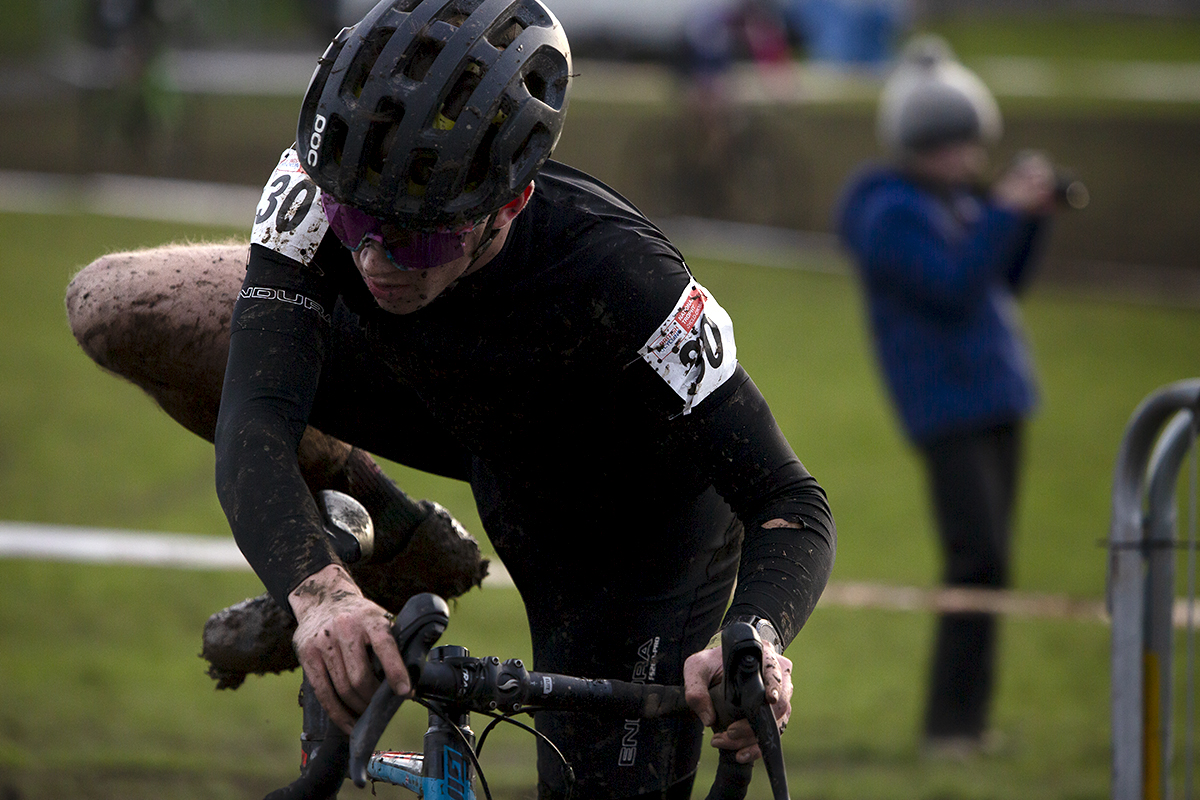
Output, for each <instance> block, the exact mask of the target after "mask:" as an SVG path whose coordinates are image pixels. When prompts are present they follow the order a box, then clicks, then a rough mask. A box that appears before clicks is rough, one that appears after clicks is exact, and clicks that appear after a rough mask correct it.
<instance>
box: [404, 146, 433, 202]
mask: <svg viewBox="0 0 1200 800" xmlns="http://www.w3.org/2000/svg"><path fill="white" fill-rule="evenodd" d="M436 164H437V153H435V152H433V151H432V150H418V151H416V152H415V153H413V158H412V161H410V162H409V164H408V175H407V178H408V194H409V195H411V196H412V197H423V196H424V195H425V190H426V189H427V188H428V187H429V180H430V178H432V177H433V168H434V166H435V165H436Z"/></svg>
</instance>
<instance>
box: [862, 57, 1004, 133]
mask: <svg viewBox="0 0 1200 800" xmlns="http://www.w3.org/2000/svg"><path fill="white" fill-rule="evenodd" d="M877 123H878V126H877V133H878V136H879V141H880V143H881V144H882V145H883V147H884V149H886V150H888V151H889V152H891V153H893V154H895V155H901V156H902V155H904V154H910V153H918V152H921V151H925V150H929V149H931V148H934V147H937V146H938V145H942V144H947V143H950V142H961V141H979V142H983V143H985V144H994V143H995V142H997V141H999V139H1000V132H1001V121H1000V108H999V106H997V105H996V99H995V98H994V97H993V96H992V93H991V92H990V91H988V88H987V86H985V85H984V83H983V81H982V80H980V79H979V76H977V75H976V74H975V73H974V72H972V71H971V70H969V69H967V68H966V67H964V66H963V65H962V64H960V63H959V62H958V60H957V59H956V58H955V56H954V53H953V51H952V50H951V49H950V47H949V45H947V44H946V42H945V41H944V40H942V39H940V38H938V37H936V36H932V35H926V36H921V37H918V38H916V39H914V40H913V41H911V42H910V43H909V44H908V45H907V46H906V47H905V49H904V52H903V53H902V55H901V57H900V63H899V64H898V65H897V67H896V69H895V70H894V71H893V72H892V74H891V75H890V76H889V77H888V80H887V82H886V83H885V84H884V87H883V93H882V95H881V96H880V101H879V116H878V120H877Z"/></svg>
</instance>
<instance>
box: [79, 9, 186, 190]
mask: <svg viewBox="0 0 1200 800" xmlns="http://www.w3.org/2000/svg"><path fill="white" fill-rule="evenodd" d="M158 6H159V4H158V3H157V2H156V0H88V2H87V4H86V12H85V13H86V18H85V25H84V36H83V38H84V43H85V44H86V45H88V46H89V52H90V56H91V57H90V58H89V59H87V60H86V64H87V66H86V67H85V68H84V69H83V70H82V72H81V74H80V76H79V78H80V79H79V84H80V86H81V88H82V90H83V91H82V94H81V97H82V102H83V103H84V114H83V121H84V125H85V130H84V141H85V142H87V143H88V147H87V148H86V149H87V152H88V153H89V154H90V156H89V157H90V158H97V157H98V156H99V157H101V158H110V159H111V158H116V159H117V160H116V161H113V163H108V164H93V166H100V167H105V168H114V167H116V166H120V165H121V164H122V162H123V160H124V159H131V160H133V161H135V162H146V161H148V160H151V159H153V158H155V157H163V156H164V155H165V153H164V152H162V151H163V150H164V149H166V148H167V143H168V140H169V137H170V136H171V134H172V132H173V128H174V126H175V123H176V121H177V120H178V118H179V116H180V110H181V100H180V98H179V96H178V93H177V92H175V91H174V89H173V87H172V85H171V80H170V77H169V75H168V70H167V69H166V66H165V62H164V59H163V52H164V49H165V45H166V39H167V25H166V21H165V19H164V16H163V15H162V14H161V13H160V9H159V7H158Z"/></svg>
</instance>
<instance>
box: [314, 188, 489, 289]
mask: <svg viewBox="0 0 1200 800" xmlns="http://www.w3.org/2000/svg"><path fill="white" fill-rule="evenodd" d="M321 206H322V208H324V209H325V218H326V219H327V220H329V229H330V230H331V231H333V235H334V236H336V237H337V238H338V241H339V242H341V243H342V244H344V245H345V246H346V247H348V248H350V250H352V251H354V252H358V250H359V249H361V248H362V246H363V245H365V244H366V243H367V240H368V239H370V240H371V241H374V242H378V243H379V244H380V245H381V246H382V247H383V251H384V252H385V253H387V257H388V260H390V261H391V262H392V265H393V266H395V267H396V268H397V269H402V270H418V269H431V268H433V267H440V266H442V265H443V264H449V263H450V262H451V261H454V260H456V259H459V258H462V257H463V256H465V255H467V234H469V233H470V232H471V231H473V230H475V229H476V228H478V227H479V225H480V223H482V222H483V220H480V221H478V222H472V223H470V224H469V225H467V226H465V227H463V228H458V229H453V228H438V229H436V230H432V231H408V230H404V229H403V228H399V227H397V226H395V225H393V224H391V223H385V222H384V221H383V220H380V219H378V218H377V217H373V216H371V215H370V214H368V213H366V212H365V211H359V210H358V209H357V208H353V207H351V206H347V205H342V204H341V203H339V202H337V201H336V200H334V199H333V198H332V197H330V196H329V195H328V194H325V193H322V194H321ZM385 226H386V233H385Z"/></svg>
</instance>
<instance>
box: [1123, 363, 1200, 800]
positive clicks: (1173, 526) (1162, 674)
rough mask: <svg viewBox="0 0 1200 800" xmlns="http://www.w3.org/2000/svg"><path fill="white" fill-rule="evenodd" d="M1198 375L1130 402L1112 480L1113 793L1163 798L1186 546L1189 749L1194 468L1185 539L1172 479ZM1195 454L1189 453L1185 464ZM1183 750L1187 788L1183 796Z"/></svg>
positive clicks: (1198, 388)
mask: <svg viewBox="0 0 1200 800" xmlns="http://www.w3.org/2000/svg"><path fill="white" fill-rule="evenodd" d="M1198 416H1200V379H1192V380H1186V381H1180V382H1178V383H1174V384H1170V385H1168V386H1165V387H1163V388H1161V389H1159V390H1158V391H1156V392H1155V393H1153V394H1151V395H1150V396H1149V397H1147V398H1146V399H1145V400H1144V401H1143V402H1142V403H1141V405H1139V406H1138V408H1137V410H1136V411H1135V412H1134V414H1133V416H1132V418H1131V419H1130V421H1129V424H1128V426H1127V427H1126V430H1125V436H1124V438H1123V440H1122V442H1121V449H1120V452H1119V454H1118V456H1117V464H1116V470H1115V475H1114V478H1113V505H1112V525H1111V529H1110V532H1109V541H1108V546H1109V562H1108V563H1109V567H1108V606H1109V613H1110V615H1111V618H1112V742H1113V775H1112V793H1113V794H1112V796H1113V800H1165V799H1166V798H1169V797H1170V796H1171V787H1170V777H1171V766H1172V761H1173V758H1172V756H1173V745H1172V717H1173V714H1172V709H1173V702H1172V684H1173V680H1172V676H1173V674H1174V672H1173V665H1174V661H1173V652H1172V651H1173V642H1172V640H1173V636H1174V625H1175V605H1176V604H1175V583H1176V581H1175V560H1176V553H1177V552H1178V548H1180V547H1181V546H1186V547H1188V549H1189V556H1190V557H1189V561H1188V563H1189V565H1190V566H1189V570H1188V573H1189V576H1188V590H1187V591H1188V605H1187V609H1188V611H1187V614H1188V619H1187V628H1188V633H1189V638H1188V642H1189V659H1188V660H1189V668H1188V692H1189V702H1188V707H1189V720H1188V726H1187V728H1188V736H1189V746H1188V748H1187V750H1188V752H1190V751H1191V746H1190V736H1191V731H1192V725H1191V720H1190V707H1191V698H1190V693H1191V686H1192V680H1193V677H1194V670H1193V669H1192V667H1191V663H1190V662H1191V660H1192V657H1191V652H1192V651H1191V642H1192V641H1193V639H1192V636H1191V632H1192V629H1193V625H1192V624H1191V623H1192V619H1191V609H1192V607H1193V605H1194V594H1195V568H1194V564H1195V546H1196V544H1195V494H1196V484H1195V470H1194V468H1193V471H1192V480H1191V508H1192V513H1191V514H1190V516H1191V518H1192V519H1191V521H1190V524H1189V528H1190V529H1191V532H1190V536H1189V539H1188V541H1187V542H1186V543H1181V542H1180V541H1179V540H1178V538H1177V536H1176V532H1177V528H1178V523H1177V514H1176V497H1175V487H1176V485H1177V483H1178V479H1179V474H1180V471H1181V469H1182V466H1183V463H1184V458H1185V456H1186V455H1187V453H1188V451H1189V449H1190V448H1191V445H1192V443H1193V442H1194V441H1195V439H1196V428H1197V418H1198ZM1194 464H1195V461H1194V460H1193V465H1194ZM1190 760H1191V759H1190V758H1189V760H1188V761H1189V764H1188V775H1187V777H1186V778H1185V784H1186V787H1185V788H1186V791H1188V793H1189V795H1188V796H1190V791H1191V786H1190V784H1191V773H1190Z"/></svg>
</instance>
